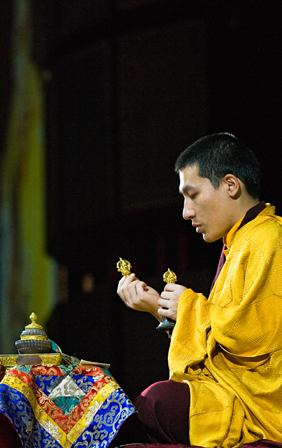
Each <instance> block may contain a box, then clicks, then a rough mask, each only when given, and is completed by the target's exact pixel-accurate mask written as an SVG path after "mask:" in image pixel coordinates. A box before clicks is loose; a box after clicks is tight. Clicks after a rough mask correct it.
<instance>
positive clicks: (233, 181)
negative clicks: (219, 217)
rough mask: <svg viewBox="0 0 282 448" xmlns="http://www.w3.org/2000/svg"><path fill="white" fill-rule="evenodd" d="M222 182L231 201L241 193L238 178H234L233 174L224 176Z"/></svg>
mask: <svg viewBox="0 0 282 448" xmlns="http://www.w3.org/2000/svg"><path fill="white" fill-rule="evenodd" d="M224 182H225V184H226V187H227V191H228V194H229V196H230V197H231V198H232V199H236V198H237V197H238V196H239V195H240V192H241V185H240V181H239V179H238V177H236V176H234V174H226V176H224Z"/></svg>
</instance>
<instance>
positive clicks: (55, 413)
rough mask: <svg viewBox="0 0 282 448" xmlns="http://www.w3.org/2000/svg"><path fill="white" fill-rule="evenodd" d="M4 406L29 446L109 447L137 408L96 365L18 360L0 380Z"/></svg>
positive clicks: (0, 402)
mask: <svg viewBox="0 0 282 448" xmlns="http://www.w3.org/2000/svg"><path fill="white" fill-rule="evenodd" d="M0 412H2V413H3V414H4V415H5V416H6V417H8V418H9V419H10V420H11V422H12V423H13V425H14V427H15V429H16V430H17V432H18V434H19V436H20V437H21V440H22V443H23V446H24V448H37V447H44V448H47V447H48V448H49V447H52V448H55V447H56V448H61V447H64V448H79V447H85V448H88V447H97V448H98V447H99V448H100V447H101V448H102V447H103V448H106V447H107V446H108V445H109V444H110V442H111V441H112V440H113V438H114V437H115V436H116V434H117V432H118V430H119V428H120V427H121V425H122V424H123V423H124V421H125V420H126V419H127V418H128V417H129V416H130V415H132V414H133V413H135V412H136V410H135V408H134V406H133V404H132V403H131V401H130V400H129V398H128V397H127V395H126V394H125V393H124V391H123V390H122V389H121V388H120V387H119V385H118V384H117V382H116V381H115V379H114V378H113V377H112V376H111V374H110V373H109V372H108V371H107V370H104V369H102V368H100V367H97V366H95V367H94V366H77V365H76V366H74V365H68V366H42V365H39V366H17V367H15V368H12V369H10V370H9V371H8V372H7V373H6V375H5V377H4V378H3V380H2V382H1V383H0Z"/></svg>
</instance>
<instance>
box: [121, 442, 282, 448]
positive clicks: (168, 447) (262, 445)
mask: <svg viewBox="0 0 282 448" xmlns="http://www.w3.org/2000/svg"><path fill="white" fill-rule="evenodd" d="M121 446H124V445H120V447H121ZM190 447H191V448H203V447H198V446H196V445H193V446H192V445H181V444H180V445H178V444H177V445H174V444H163V443H131V444H129V445H126V448H190ZM252 447H254V448H273V447H276V448H282V443H277V442H272V441H271V440H258V441H257V442H253V443H249V444H245V445H242V447H241V448H252Z"/></svg>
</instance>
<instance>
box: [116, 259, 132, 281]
mask: <svg viewBox="0 0 282 448" xmlns="http://www.w3.org/2000/svg"><path fill="white" fill-rule="evenodd" d="M131 268H132V266H131V264H130V263H129V261H127V260H123V259H122V258H121V257H119V261H118V262H117V270H118V272H121V273H122V275H124V276H125V277H128V276H129V275H130V274H131V272H130V269H131Z"/></svg>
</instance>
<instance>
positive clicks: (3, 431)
mask: <svg viewBox="0 0 282 448" xmlns="http://www.w3.org/2000/svg"><path fill="white" fill-rule="evenodd" d="M0 448H23V446H22V442H21V440H20V438H19V436H18V433H17V431H16V430H15V428H14V427H13V425H12V423H11V422H10V420H9V419H7V417H5V415H3V414H1V412H0Z"/></svg>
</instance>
